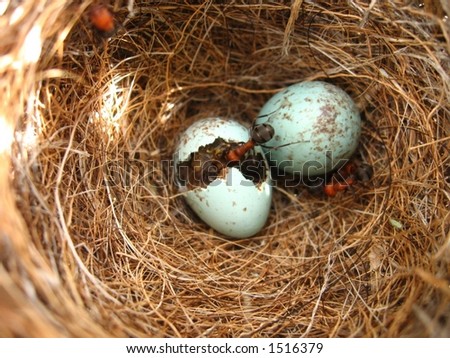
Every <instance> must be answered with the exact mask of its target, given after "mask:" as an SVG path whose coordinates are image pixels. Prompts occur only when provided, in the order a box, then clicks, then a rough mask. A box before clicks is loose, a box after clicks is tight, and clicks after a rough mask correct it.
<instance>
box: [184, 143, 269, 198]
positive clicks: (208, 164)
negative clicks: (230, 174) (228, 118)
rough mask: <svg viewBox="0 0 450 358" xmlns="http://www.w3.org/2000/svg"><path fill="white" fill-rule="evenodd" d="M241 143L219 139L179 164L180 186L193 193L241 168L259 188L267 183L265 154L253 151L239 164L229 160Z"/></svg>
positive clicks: (201, 147) (243, 173)
mask: <svg viewBox="0 0 450 358" xmlns="http://www.w3.org/2000/svg"><path fill="white" fill-rule="evenodd" d="M241 144H242V143H236V142H228V141H226V140H224V139H222V138H220V137H219V138H216V139H215V140H214V142H212V143H210V144H207V145H204V146H200V147H199V148H198V150H197V151H196V152H193V153H191V154H190V155H189V158H188V159H187V160H185V161H182V162H180V163H178V165H177V182H178V184H179V185H180V186H185V187H187V188H188V189H189V190H192V189H195V188H206V187H207V186H208V185H209V184H211V183H212V182H213V181H214V180H216V179H217V178H225V177H226V174H227V171H228V168H232V167H234V168H238V169H239V170H240V171H241V173H242V175H243V176H244V177H245V178H246V179H248V180H251V181H252V182H253V183H254V184H255V185H257V184H260V183H262V182H265V180H266V172H267V166H266V161H265V160H264V157H263V155H262V154H261V153H255V151H253V150H251V151H249V152H248V153H247V154H246V155H245V156H244V157H243V158H242V159H241V160H239V161H230V160H228V159H227V153H228V152H229V151H231V150H233V149H234V148H236V147H237V146H239V145H241Z"/></svg>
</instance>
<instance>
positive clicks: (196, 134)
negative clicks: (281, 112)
mask: <svg viewBox="0 0 450 358" xmlns="http://www.w3.org/2000/svg"><path fill="white" fill-rule="evenodd" d="M218 137H220V138H222V139H224V140H226V141H231V142H236V143H239V142H246V141H248V139H249V130H248V129H247V128H246V127H245V126H243V125H242V124H240V123H238V122H236V121H234V120H230V119H223V118H206V119H203V120H200V121H197V122H195V123H194V124H192V125H191V126H190V127H189V128H188V129H187V130H186V131H185V132H184V133H183V134H182V135H181V137H180V141H179V144H178V147H177V149H176V151H175V154H174V166H175V168H176V171H177V172H176V174H178V170H180V169H179V167H178V164H179V163H180V162H185V161H186V160H188V159H189V157H190V155H191V153H193V152H197V151H198V149H199V147H200V146H205V145H208V144H211V143H213V142H214V140H215V139H216V138H218ZM255 150H256V151H261V149H260V148H259V147H258V148H255ZM265 166H266V173H265V180H264V181H261V182H260V183H257V184H255V183H254V182H253V181H252V180H250V179H247V178H246V177H244V175H243V174H242V173H241V171H240V170H239V168H236V167H232V168H226V169H225V171H226V173H225V174H224V175H222V176H221V177H218V178H216V179H215V180H214V181H212V182H211V183H210V184H209V185H207V186H206V187H197V188H192V187H191V188H190V187H189V185H187V184H186V183H183V184H181V183H180V181H179V180H177V181H176V182H177V183H178V186H179V188H180V191H181V192H183V195H184V197H185V200H186V202H187V204H188V205H189V206H190V207H191V208H192V210H193V211H194V212H195V213H196V214H197V215H198V216H199V217H200V218H201V219H202V220H203V221H204V222H205V223H207V224H208V225H209V226H211V227H212V228H213V229H215V230H216V231H218V232H220V233H222V234H224V235H226V236H229V237H234V238H245V237H250V236H253V235H255V234H257V233H258V232H259V231H260V230H261V229H262V228H263V227H264V225H265V223H266V221H267V218H268V216H269V211H270V206H271V201H272V186H271V185H270V184H271V183H270V173H269V169H268V165H267V162H265Z"/></svg>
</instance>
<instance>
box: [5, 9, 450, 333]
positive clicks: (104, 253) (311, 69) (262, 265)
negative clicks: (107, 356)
mask: <svg viewBox="0 0 450 358" xmlns="http://www.w3.org/2000/svg"><path fill="white" fill-rule="evenodd" d="M65 3H66V2H65V1H62V0H48V1H44V0H40V1H35V0H26V1H22V2H20V3H17V2H11V3H9V4H8V7H7V8H2V9H0V10H1V11H2V13H3V15H2V16H1V17H0V29H1V30H0V31H1V32H0V33H1V35H0V38H1V40H2V41H1V42H0V43H1V45H0V46H1V47H0V48H1V57H0V71H1V77H0V81H1V82H0V90H1V94H0V96H1V97H2V103H1V104H0V124H1V127H0V131H1V133H0V135H1V137H2V138H1V147H0V151H1V153H0V155H1V161H0V195H1V200H2V205H1V206H0V257H1V265H0V316H1V317H2V320H1V323H0V334H1V335H2V336H31V337H34V336H39V337H47V336H50V337H55V336H80V337H84V336H97V337H102V336H113V337H120V336H133V337H134V336H137V337H142V336H152V337H157V336H164V337H194V336H195V337H275V336H277V337H301V336H307V337H399V336H406V337H409V336H425V337H430V336H434V337H435V336H446V337H448V336H450V313H449V312H450V309H449V308H450V289H449V282H450V251H449V250H450V249H449V245H450V233H449V222H450V220H449V163H450V162H449V150H448V148H449V145H450V144H449V135H450V130H449V128H450V127H449V120H450V115H449V112H450V106H449V100H450V88H449V84H450V80H449V68H450V57H449V50H450V37H449V36H450V32H449V27H448V22H445V21H444V20H445V18H444V16H445V15H446V13H445V11H444V10H443V9H442V8H441V7H440V6H436V4H437V2H434V6H430V5H429V4H432V3H433V2H426V3H425V5H426V6H425V7H421V6H419V5H418V3H417V4H416V3H415V2H405V3H407V4H405V3H403V2H401V1H394V0H392V1H386V2H384V1H383V2H381V1H372V2H371V3H370V5H368V2H366V1H359V0H355V1H348V2H347V1H336V2H323V1H314V2H310V1H301V0H298V1H293V4H292V5H290V4H287V3H286V4H284V5H283V4H280V2H278V4H275V3H265V2H264V3H263V2H256V1H255V2H250V1H248V2H240V1H238V2H232V3H231V2H230V4H227V5H218V4H217V3H216V2H214V3H213V2H205V3H203V2H194V1H193V2H191V3H192V5H189V4H187V3H183V4H175V3H169V4H167V3H165V2H157V1H155V2H147V1H145V2H144V1H134V2H133V1H129V2H127V1H116V2H114V4H113V6H112V7H111V8H112V9H113V10H114V12H115V18H116V21H117V32H116V33H115V35H114V36H113V37H111V38H110V39H105V38H104V37H102V36H100V34H98V33H96V32H95V31H94V30H93V28H92V26H91V25H90V23H89V21H88V18H87V15H86V14H87V11H88V7H89V6H90V5H91V3H92V2H91V1H83V2H80V1H74V2H71V3H69V4H65ZM443 4H444V6H446V3H445V1H443ZM19 10H20V11H19ZM130 10H132V12H130ZM36 45H37V47H36ZM303 80H326V81H329V82H332V83H334V84H336V85H338V86H340V87H342V88H343V89H345V90H346V91H347V92H348V93H349V94H351V95H352V96H353V98H354V99H355V100H356V102H357V104H358V106H359V108H360V110H361V113H362V114H363V117H364V129H363V136H362V139H361V146H360V148H359V149H358V155H360V156H361V157H362V158H364V160H365V161H367V162H368V163H370V164H371V165H372V166H373V167H374V171H375V176H374V178H373V180H372V181H371V182H370V183H368V184H360V185H357V186H355V187H354V189H353V190H350V191H346V192H343V193H340V194H339V196H338V197H336V198H332V199H327V198H324V197H323V196H321V195H317V194H315V193H311V192H309V191H308V190H307V189H306V188H305V187H303V186H296V187H283V186H282V185H280V186H279V187H277V188H276V189H275V193H274V203H273V207H272V210H271V215H270V217H269V220H268V223H267V225H266V227H265V228H264V230H263V231H262V232H261V233H260V234H259V235H258V236H256V237H253V238H250V239H245V240H230V239H227V238H225V237H222V236H220V235H218V234H216V233H215V232H213V231H211V230H210V229H208V227H206V226H205V224H203V223H202V222H201V221H199V220H198V219H197V218H195V216H194V215H193V214H192V212H191V211H190V210H189V209H188V208H187V207H186V205H185V204H184V202H183V199H182V198H181V197H180V196H179V195H177V192H176V190H175V188H174V187H173V185H172V181H171V175H172V174H173V173H172V170H171V167H170V162H169V160H170V159H171V156H172V152H173V150H174V147H175V145H176V143H177V136H178V134H179V133H180V132H181V131H182V130H184V129H185V128H187V126H189V125H190V124H191V123H193V122H194V121H196V120H198V119H200V118H203V117H206V116H210V115H220V116H226V117H234V118H236V119H238V120H240V121H243V122H245V123H247V124H248V125H251V123H252V121H253V120H254V118H255V116H256V115H257V113H258V110H259V108H260V107H261V105H262V104H263V103H264V101H265V100H267V99H268V98H269V97H270V96H271V95H272V94H273V93H275V92H277V91H278V90H280V89H281V88H283V87H285V86H287V85H289V84H292V83H295V82H299V81H303Z"/></svg>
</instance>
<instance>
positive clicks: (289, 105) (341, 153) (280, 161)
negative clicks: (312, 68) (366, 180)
mask: <svg viewBox="0 0 450 358" xmlns="http://www.w3.org/2000/svg"><path fill="white" fill-rule="evenodd" d="M256 123H257V124H260V123H268V124H270V125H271V126H272V127H273V128H274V131H275V134H274V137H273V138H272V139H271V140H270V141H268V142H267V143H265V146H266V148H264V152H265V153H266V154H268V156H269V157H270V160H271V162H272V165H276V166H277V167H278V168H280V169H282V170H284V171H285V172H288V173H296V174H300V175H302V176H315V175H320V174H324V173H326V172H329V171H331V170H333V169H336V168H337V167H339V166H340V165H342V164H343V163H344V161H345V160H347V159H349V158H350V157H351V156H352V154H353V153H354V151H355V150H356V147H357V146H358V143H359V138H360V135H361V117H360V114H359V111H358V109H357V107H356V105H355V103H354V101H353V99H352V98H351V97H350V96H349V95H348V94H347V93H346V92H345V91H344V90H342V89H341V88H339V87H337V86H335V85H332V84H329V83H326V82H321V81H312V82H300V83H297V84H294V85H291V86H289V87H287V88H285V89H284V90H282V91H280V92H278V93H276V94H275V95H274V96H273V97H272V98H270V99H269V100H268V101H267V102H266V103H265V104H264V106H263V107H262V109H261V111H260V113H259V115H258V119H257V120H256ZM290 143H291V144H290ZM270 147H271V148H270Z"/></svg>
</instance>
